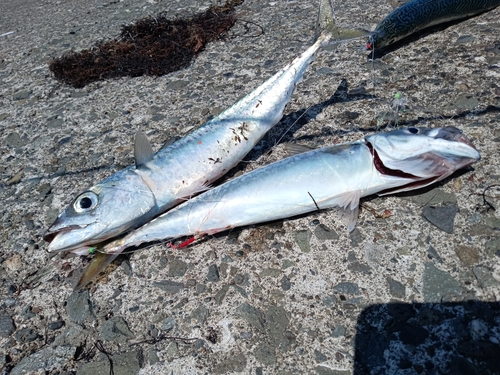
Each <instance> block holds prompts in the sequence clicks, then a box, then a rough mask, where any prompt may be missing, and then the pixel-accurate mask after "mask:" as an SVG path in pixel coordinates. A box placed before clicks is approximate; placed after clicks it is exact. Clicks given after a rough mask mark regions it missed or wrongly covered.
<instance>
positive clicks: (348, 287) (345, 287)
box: [333, 282, 360, 295]
mask: <svg viewBox="0 0 500 375" xmlns="http://www.w3.org/2000/svg"><path fill="white" fill-rule="evenodd" d="M333 290H334V291H336V292H338V293H344V294H350V295H359V294H360V291H359V286H358V284H355V283H350V282H343V283H340V284H337V285H335V286H334V287H333Z"/></svg>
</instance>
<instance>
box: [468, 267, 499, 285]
mask: <svg viewBox="0 0 500 375" xmlns="http://www.w3.org/2000/svg"><path fill="white" fill-rule="evenodd" d="M472 272H474V275H475V276H476V278H477V281H478V282H479V285H481V287H483V288H488V287H494V286H498V285H500V281H498V280H497V279H495V278H494V277H493V272H492V271H490V270H489V269H487V268H486V267H481V266H476V267H474V268H473V270H472Z"/></svg>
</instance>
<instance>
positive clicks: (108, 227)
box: [43, 169, 156, 252]
mask: <svg viewBox="0 0 500 375" xmlns="http://www.w3.org/2000/svg"><path fill="white" fill-rule="evenodd" d="M155 207H156V200H155V197H154V195H153V193H152V192H151V190H150V189H149V188H148V186H147V185H146V184H145V183H144V181H143V180H142V178H141V177H140V176H139V175H138V174H136V173H134V172H133V171H132V170H130V169H125V170H123V171H122V173H119V174H115V175H113V176H111V177H109V178H108V179H105V180H103V181H101V182H100V183H98V184H96V185H94V186H93V187H91V188H90V189H88V190H86V191H85V192H83V193H81V194H80V195H78V196H77V197H76V198H75V199H74V200H73V202H72V203H71V204H70V205H69V206H68V207H67V208H66V209H65V210H64V211H63V212H62V213H61V214H60V215H59V216H58V217H57V219H56V220H55V221H54V223H53V224H52V225H51V226H50V228H49V229H48V230H47V232H46V233H45V234H44V237H43V238H44V240H45V241H48V242H50V244H49V246H48V251H49V252H56V251H77V250H78V249H80V248H82V247H85V246H89V245H92V244H95V243H98V242H102V241H104V240H107V239H109V238H111V237H114V236H116V235H118V234H120V233H122V232H124V231H125V230H127V229H128V228H131V227H133V226H136V225H140V224H142V220H144V218H145V217H148V218H149V215H150V214H151V213H152V212H153V211H155V210H154V208H155Z"/></svg>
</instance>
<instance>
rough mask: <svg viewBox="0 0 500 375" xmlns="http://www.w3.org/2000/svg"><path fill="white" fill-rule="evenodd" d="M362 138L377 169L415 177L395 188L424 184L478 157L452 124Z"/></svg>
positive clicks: (469, 142) (468, 163)
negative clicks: (406, 183) (370, 150)
mask: <svg viewBox="0 0 500 375" xmlns="http://www.w3.org/2000/svg"><path fill="white" fill-rule="evenodd" d="M366 142H367V145H368V146H369V147H370V148H371V149H372V153H373V156H374V162H375V165H376V167H377V169H378V171H379V172H380V173H382V174H386V175H391V176H400V177H404V178H410V179H412V180H414V181H415V182H414V183H411V184H410V185H411V186H410V185H408V186H405V187H403V188H401V189H397V191H406V190H412V189H415V188H418V187H424V186H428V185H430V184H432V183H434V182H436V181H440V180H442V179H444V178H446V177H448V176H449V175H451V174H452V173H454V172H455V171H457V170H459V169H461V168H464V167H466V166H468V165H470V164H472V163H474V162H476V161H478V160H479V159H480V158H481V156H480V154H479V152H478V151H477V150H476V148H475V147H474V145H473V144H472V143H471V141H470V140H469V139H467V137H466V136H465V135H464V134H463V133H462V131H461V130H459V129H457V128H455V127H454V126H447V127H443V128H434V129H429V128H415V127H410V128H407V129H400V130H394V131H391V132H387V133H379V134H375V135H371V136H368V137H366ZM391 192H396V191H395V190H393V191H391Z"/></svg>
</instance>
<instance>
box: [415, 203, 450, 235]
mask: <svg viewBox="0 0 500 375" xmlns="http://www.w3.org/2000/svg"><path fill="white" fill-rule="evenodd" d="M457 212H458V206H457V205H449V206H441V207H436V206H429V205H428V206H425V207H424V208H423V209H422V215H423V217H424V218H425V219H426V220H427V221H428V222H429V223H431V224H433V225H435V226H436V227H437V228H439V229H441V230H442V231H444V232H446V233H453V226H454V223H455V215H456V214H457Z"/></svg>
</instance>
